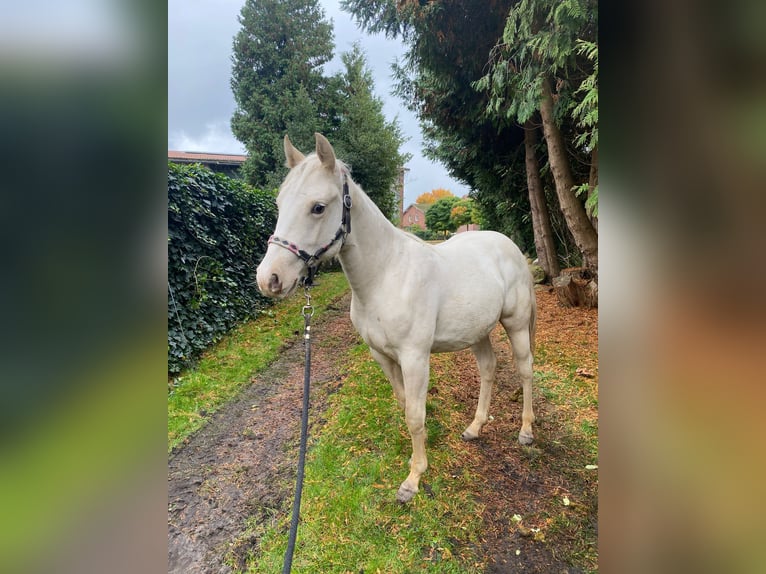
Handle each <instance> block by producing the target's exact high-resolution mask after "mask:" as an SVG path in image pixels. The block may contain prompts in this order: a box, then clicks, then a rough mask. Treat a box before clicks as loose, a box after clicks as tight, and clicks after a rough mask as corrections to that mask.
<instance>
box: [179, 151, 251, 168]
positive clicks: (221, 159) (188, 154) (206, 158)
mask: <svg viewBox="0 0 766 574" xmlns="http://www.w3.org/2000/svg"><path fill="white" fill-rule="evenodd" d="M168 159H169V160H170V161H174V162H177V163H197V162H199V163H214V164H219V165H242V164H243V163H245V160H246V159H247V156H246V155H238V154H230V153H209V152H204V151H176V150H172V149H169V150H168Z"/></svg>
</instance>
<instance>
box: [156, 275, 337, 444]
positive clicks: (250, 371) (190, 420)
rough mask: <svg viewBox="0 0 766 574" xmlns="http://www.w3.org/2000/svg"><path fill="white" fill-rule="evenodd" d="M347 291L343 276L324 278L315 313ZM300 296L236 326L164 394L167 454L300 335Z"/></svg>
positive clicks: (316, 289)
mask: <svg viewBox="0 0 766 574" xmlns="http://www.w3.org/2000/svg"><path fill="white" fill-rule="evenodd" d="M347 289H348V282H347V281H346V277H345V276H344V275H343V273H340V272H336V273H324V274H322V276H321V277H320V278H319V280H318V282H317V285H316V286H315V287H314V288H313V289H312V290H311V296H312V304H313V305H314V307H315V309H316V311H317V312H321V311H322V310H323V309H325V308H326V307H327V305H328V304H329V303H330V302H332V301H333V300H334V299H336V298H337V297H338V296H339V295H341V294H342V293H344V292H345V291H346V290H347ZM303 303H304V300H303V299H302V294H296V295H293V296H292V297H290V298H289V299H287V300H285V301H280V302H279V303H277V304H276V305H274V306H273V307H271V308H270V309H268V310H266V311H264V312H262V313H261V314H260V315H259V316H258V317H257V318H256V319H254V320H252V321H248V322H246V323H243V324H241V325H239V326H237V327H235V328H234V329H233V330H232V331H231V332H230V333H228V334H227V335H226V336H225V337H224V338H223V339H221V340H220V341H219V342H218V343H217V344H216V345H214V346H213V347H212V348H211V349H209V350H208V351H206V352H205V353H204V354H203V356H202V358H201V359H200V361H199V363H198V365H197V366H196V367H195V368H194V369H191V370H188V371H184V372H182V373H181V374H180V375H179V376H178V377H177V378H176V379H175V381H174V382H173V384H172V386H171V389H170V390H169V392H168V451H171V450H172V449H173V448H174V447H176V446H178V445H179V444H181V443H182V442H183V441H184V440H185V439H186V438H187V437H188V436H189V435H191V434H192V433H193V432H195V431H196V430H198V429H199V428H201V427H202V426H203V425H204V424H205V423H206V422H207V421H208V420H209V418H210V415H212V414H213V413H214V412H215V411H216V410H217V409H218V408H220V407H221V406H222V405H224V404H225V403H226V402H227V401H229V400H230V399H231V398H233V397H234V396H235V395H236V394H237V393H238V392H239V391H240V390H241V389H242V388H243V387H244V385H246V384H247V382H248V381H249V380H250V379H251V378H252V377H253V376H254V375H255V374H257V373H258V372H260V371H262V370H263V369H265V368H266V367H267V366H268V365H269V364H270V363H271V362H272V361H274V359H276V357H277V356H278V355H279V352H280V350H281V349H282V347H283V346H284V344H285V343H287V342H288V341H294V340H296V332H297V333H300V332H301V331H302V330H303V317H302V316H301V308H302V306H303Z"/></svg>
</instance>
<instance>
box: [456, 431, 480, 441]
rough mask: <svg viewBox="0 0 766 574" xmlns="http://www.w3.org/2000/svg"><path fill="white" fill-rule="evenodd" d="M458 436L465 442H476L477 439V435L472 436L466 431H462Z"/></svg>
mask: <svg viewBox="0 0 766 574" xmlns="http://www.w3.org/2000/svg"><path fill="white" fill-rule="evenodd" d="M460 436H461V438H462V439H463V440H464V441H466V442H468V441H471V440H476V439H477V438H479V435H477V434H473V433H472V432H470V431H469V430H468V429H466V430H464V431H463V434H462V435H460Z"/></svg>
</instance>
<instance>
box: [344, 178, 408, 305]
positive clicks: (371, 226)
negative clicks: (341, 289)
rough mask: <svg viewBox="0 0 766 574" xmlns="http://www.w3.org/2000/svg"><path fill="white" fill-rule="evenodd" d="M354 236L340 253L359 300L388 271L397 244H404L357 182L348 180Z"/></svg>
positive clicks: (345, 271) (396, 231) (392, 226)
mask: <svg viewBox="0 0 766 574" xmlns="http://www.w3.org/2000/svg"><path fill="white" fill-rule="evenodd" d="M349 193H350V194H351V201H352V203H353V207H352V209H351V233H350V234H349V235H348V237H347V238H346V243H345V245H344V246H343V248H342V249H341V250H340V253H339V255H338V259H340V263H341V266H342V267H343V271H344V273H345V274H346V277H347V278H348V282H349V284H350V285H351V290H352V291H353V292H354V294H355V295H356V296H357V297H361V298H364V296H365V294H366V293H368V292H369V289H370V287H374V284H375V283H376V282H378V281H379V277H380V274H381V273H383V272H384V271H385V268H386V267H387V265H388V262H389V259H390V255H391V253H392V252H393V251H394V250H395V247H394V246H395V244H396V243H397V242H399V241H401V239H402V237H401V234H400V233H399V232H398V230H397V229H396V227H394V225H393V224H392V223H391V222H390V221H389V220H388V219H386V217H385V216H384V215H383V214H382V213H381V212H380V210H379V209H378V207H377V206H376V205H375V203H374V202H373V201H372V200H371V199H370V198H369V197H368V196H367V194H366V193H364V192H363V191H362V189H361V188H360V187H359V186H358V185H356V184H355V183H354V182H352V181H349Z"/></svg>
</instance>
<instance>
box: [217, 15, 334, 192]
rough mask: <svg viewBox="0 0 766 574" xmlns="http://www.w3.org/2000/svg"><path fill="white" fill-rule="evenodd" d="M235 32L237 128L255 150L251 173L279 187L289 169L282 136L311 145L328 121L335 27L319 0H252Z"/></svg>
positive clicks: (259, 182) (260, 182)
mask: <svg viewBox="0 0 766 574" xmlns="http://www.w3.org/2000/svg"><path fill="white" fill-rule="evenodd" d="M239 23H240V24H241V26H242V28H241V30H240V31H239V32H238V33H237V35H236V37H235V39H234V53H233V56H232V60H233V67H232V79H231V87H232V90H233V92H234V100H235V102H236V104H237V107H236V110H235V111H234V115H233V117H232V120H231V128H232V132H233V133H234V136H235V137H236V138H237V139H238V140H239V141H241V142H242V143H243V144H244V145H245V147H246V148H247V151H248V159H247V161H246V162H245V165H244V166H243V168H242V172H243V175H244V176H245V179H247V180H248V181H249V182H250V183H251V184H253V185H256V186H257V187H270V188H273V187H277V186H278V185H279V183H280V182H281V181H282V179H283V178H284V175H285V174H286V171H287V170H286V168H285V167H284V152H283V151H282V138H283V137H284V135H285V134H286V133H287V134H289V136H290V139H291V140H292V141H293V142H294V143H295V145H296V146H297V147H299V148H303V149H311V148H312V147H313V145H314V143H313V142H314V138H313V134H314V132H315V131H322V130H323V128H324V127H325V126H324V125H322V123H321V121H320V108H321V104H320V101H321V99H322V97H323V95H324V92H325V88H326V81H325V79H324V76H323V74H322V67H323V66H324V64H325V63H327V62H329V61H330V59H331V58H332V51H333V41H332V27H331V25H330V24H329V23H327V22H326V21H324V12H323V10H322V8H321V7H320V6H319V5H318V1H317V0H246V2H245V5H244V6H243V8H242V11H241V13H240V16H239Z"/></svg>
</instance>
